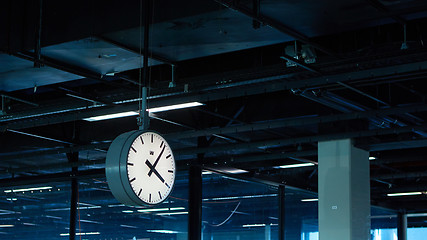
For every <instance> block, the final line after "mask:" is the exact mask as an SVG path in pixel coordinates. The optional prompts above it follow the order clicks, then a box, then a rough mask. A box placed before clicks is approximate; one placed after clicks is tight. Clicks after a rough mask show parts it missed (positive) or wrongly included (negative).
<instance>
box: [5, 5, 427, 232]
mask: <svg viewBox="0 0 427 240" xmlns="http://www.w3.org/2000/svg"><path fill="white" fill-rule="evenodd" d="M41 2H42V7H41V8H40V5H39V3H40V2H39V1H6V2H4V3H2V6H3V7H2V8H1V9H0V11H1V14H0V23H1V25H0V31H1V32H2V34H1V38H0V51H1V53H0V63H1V64H0V95H1V96H2V98H1V104H2V105H1V112H0V185H1V186H2V187H11V186H19V185H26V184H30V183H31V184H38V183H40V184H41V183H44V182H67V181H69V180H70V171H71V168H72V167H75V166H78V167H79V172H78V177H79V178H81V180H82V181H83V180H84V179H93V178H102V177H104V172H103V171H104V169H103V167H104V163H105V156H106V151H107V149H108V146H109V144H110V143H111V141H112V140H113V139H114V138H115V137H117V136H118V135H119V134H121V133H123V132H126V131H130V130H134V129H137V128H138V125H137V120H136V117H135V116H133V117H125V118H118V119H112V120H104V121H94V122H90V121H86V120H83V119H84V118H88V117H92V116H98V115H102V114H109V113H118V112H125V111H138V110H139V103H140V100H139V99H140V98H141V93H140V89H141V85H142V84H144V83H145V85H146V86H147V87H148V89H149V93H148V95H149V96H148V105H149V108H153V107H158V106H165V105H171V104H176V103H185V102H193V101H197V102H200V103H203V105H202V106H199V107H194V108H188V109H182V110H173V111H167V112H159V113H151V114H150V129H153V130H155V131H158V132H160V133H162V134H163V135H164V136H165V137H166V139H168V140H169V141H170V143H171V146H172V148H173V149H174V152H175V155H176V159H177V163H178V166H179V168H180V169H182V171H181V172H182V176H181V178H182V179H185V178H186V177H187V175H186V168H187V166H188V163H189V162H191V160H194V159H197V155H198V154H199V155H200V154H203V157H204V158H203V165H204V166H205V168H207V169H214V170H216V171H219V172H223V173H227V171H228V170H227V168H230V167H233V168H237V169H242V170H245V173H242V174H235V175H234V177H235V178H239V179H245V180H254V181H261V182H264V183H268V184H270V185H278V184H286V185H288V186H292V187H296V188H298V189H302V190H304V191H309V192H313V193H315V192H316V191H317V172H316V165H313V166H311V167H305V168H294V169H277V168H275V167H277V166H280V165H284V164H291V163H307V162H311V163H315V164H316V162H317V142H318V141H324V140H333V139H341V138H352V139H354V142H355V145H356V146H357V147H360V148H363V149H366V150H368V151H370V154H371V156H372V157H375V158H376V159H375V160H373V161H370V165H371V198H372V199H371V200H372V204H373V205H375V206H381V207H385V208H387V209H392V210H402V209H404V210H406V211H407V212H411V213H418V212H425V211H426V210H427V209H426V206H427V205H426V204H425V201H426V196H427V195H426V194H421V195H417V196H407V197H387V193H396V192H414V191H417V192H418V191H421V192H425V191H427V189H426V188H425V186H426V183H427V179H426V176H427V171H426V170H427V161H426V160H427V159H426V157H425V156H427V149H426V146H427V124H426V123H425V121H426V120H427V115H426V112H427V104H426V96H427V88H426V84H425V81H426V77H427V54H426V53H427V48H426V46H425V44H426V43H425V42H426V41H427V2H425V1H421V0H420V1H418V0H351V1H314V0H304V1H291V0H288V1H278V0H268V1H267V0H263V1H257V0H254V1H243V0H240V1H225V0H216V1H213V0H212V1H208V0H205V1H192V0H185V1H166V0H159V1H155V2H154V4H153V5H152V6H151V7H150V8H144V7H143V6H142V3H141V2H139V1H133V2H128V3H126V4H123V3H122V2H117V1H73V2H62V1H61V2H57V1H41ZM146 9H149V10H150V12H151V15H150V17H149V19H150V21H151V24H150V26H149V31H148V35H147V37H148V40H149V41H148V43H149V44H148V46H149V47H148V48H147V49H144V46H145V45H144V43H145V42H144V35H145V33H144V19H145V16H146V14H144V13H145V10H146ZM295 50H296V51H295ZM145 52H147V53H148V54H147V62H146V64H147V66H148V68H147V69H148V74H147V76H148V78H145V76H146V75H144V71H143V70H141V68H142V67H143V66H144V63H143V61H144V58H143V57H142V55H143V54H144V53H145ZM76 152H78V153H79V154H78V160H79V161H78V163H72V161H71V159H72V157H71V156H73V154H72V153H76ZM67 156H68V157H67ZM94 191H96V190H94ZM421 224H425V223H424V222H423V221H421Z"/></svg>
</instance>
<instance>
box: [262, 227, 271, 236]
mask: <svg viewBox="0 0 427 240" xmlns="http://www.w3.org/2000/svg"><path fill="white" fill-rule="evenodd" d="M264 239H265V240H271V226H270V225H265V238H264Z"/></svg>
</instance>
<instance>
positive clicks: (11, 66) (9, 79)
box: [0, 54, 82, 92]
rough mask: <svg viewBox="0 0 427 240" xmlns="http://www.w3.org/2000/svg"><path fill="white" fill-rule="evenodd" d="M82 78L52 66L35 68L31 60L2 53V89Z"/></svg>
mask: <svg viewBox="0 0 427 240" xmlns="http://www.w3.org/2000/svg"><path fill="white" fill-rule="evenodd" d="M80 78H82V77H80V76H77V75H75V74H71V73H68V72H64V71H61V70H58V69H55V68H51V67H41V68H35V67H34V63H33V62H31V61H27V60H23V59H20V58H17V57H14V56H11V55H7V54H0V91H5V92H10V91H15V90H20V89H26V88H34V87H38V86H43V85H48V84H54V83H59V82H64V81H70V80H76V79H80Z"/></svg>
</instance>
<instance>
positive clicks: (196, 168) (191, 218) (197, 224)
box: [188, 137, 207, 240]
mask: <svg viewBox="0 0 427 240" xmlns="http://www.w3.org/2000/svg"><path fill="white" fill-rule="evenodd" d="M197 140H198V141H197V144H198V146H199V147H205V146H206V145H207V140H206V138H205V137H199V138H198V139H197ZM203 158H204V154H202V153H201V154H198V155H197V159H196V160H195V161H193V162H192V163H191V164H190V169H189V182H188V184H189V191H188V195H189V196H188V239H189V240H201V236H202V161H203Z"/></svg>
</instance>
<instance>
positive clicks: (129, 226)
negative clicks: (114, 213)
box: [120, 224, 138, 228]
mask: <svg viewBox="0 0 427 240" xmlns="http://www.w3.org/2000/svg"><path fill="white" fill-rule="evenodd" d="M120 227H124V228H138V227H136V226H131V225H124V224H122V225H120Z"/></svg>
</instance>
